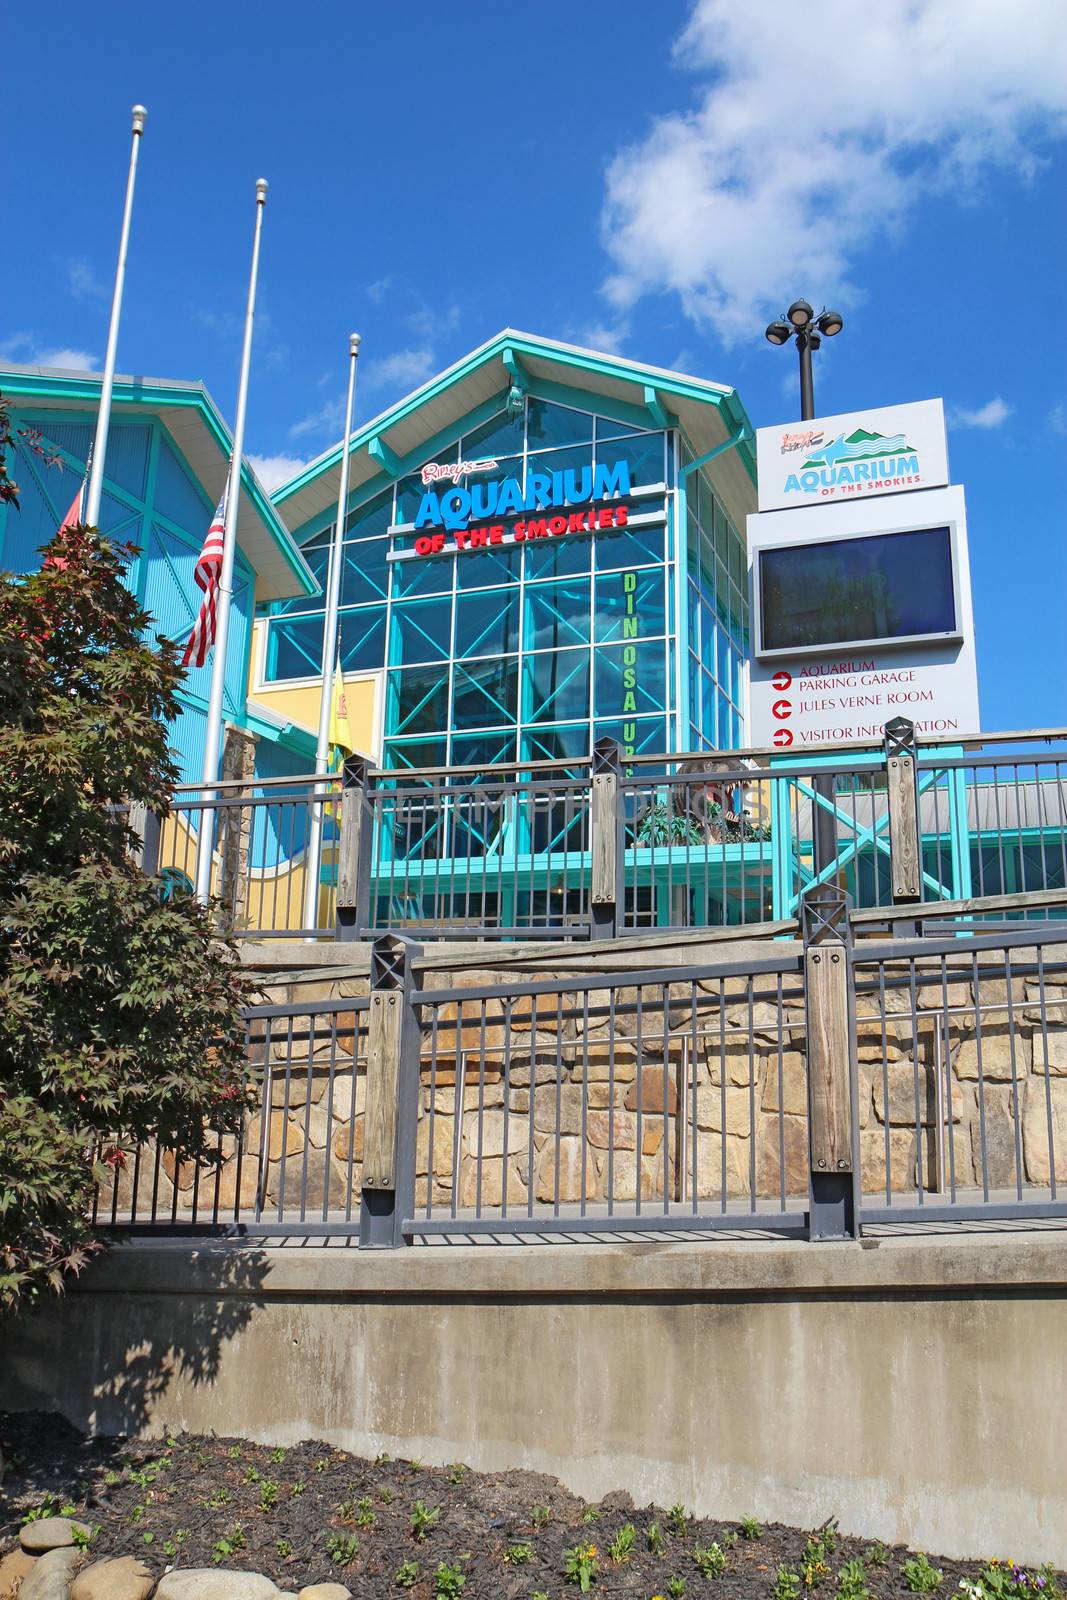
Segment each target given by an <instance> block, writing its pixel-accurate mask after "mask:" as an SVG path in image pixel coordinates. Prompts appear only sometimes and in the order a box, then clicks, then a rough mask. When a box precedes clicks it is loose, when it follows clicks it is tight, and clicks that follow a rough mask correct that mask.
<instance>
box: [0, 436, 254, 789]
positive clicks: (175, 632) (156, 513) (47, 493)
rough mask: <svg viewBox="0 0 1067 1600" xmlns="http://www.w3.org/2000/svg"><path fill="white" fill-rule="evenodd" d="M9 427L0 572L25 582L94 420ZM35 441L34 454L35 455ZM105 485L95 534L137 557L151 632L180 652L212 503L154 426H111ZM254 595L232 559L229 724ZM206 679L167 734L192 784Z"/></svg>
mask: <svg viewBox="0 0 1067 1600" xmlns="http://www.w3.org/2000/svg"><path fill="white" fill-rule="evenodd" d="M11 421H12V428H13V431H15V432H16V434H17V435H18V438H17V443H16V448H15V460H14V461H12V462H10V463H9V471H10V472H11V475H12V477H13V478H14V479H15V481H16V483H17V484H18V485H19V488H20V491H21V494H20V504H21V510H20V511H11V510H8V511H7V512H6V514H5V515H4V516H3V518H2V520H0V568H3V569H5V570H6V571H9V572H16V573H24V572H32V571H33V570H35V569H36V568H37V567H38V566H39V565H40V560H41V556H40V547H41V546H42V545H44V544H46V543H47V542H48V540H49V539H51V537H52V535H53V534H54V533H55V530H56V528H57V527H58V526H59V523H60V522H61V521H62V519H63V517H64V516H65V515H66V513H67V510H68V508H69V506H70V503H71V501H72V500H73V498H74V496H75V494H76V493H77V492H78V489H79V486H80V484H81V482H82V478H83V475H84V471H85V461H86V458H87V456H88V453H89V446H90V444H91V442H92V437H93V432H94V426H95V417H94V415H93V414H91V413H87V412H64V411H61V410H52V409H49V410H47V411H43V410H42V411H35V410H33V409H32V408H31V407H26V408H25V409H20V410H14V409H13V410H12V416H11ZM34 438H38V442H39V446H40V448H39V449H35V448H34V447H33V442H32V441H33V439H34ZM42 450H43V451H45V452H47V454H48V455H55V456H57V457H58V464H57V465H55V466H49V465H48V464H47V462H46V460H45V459H44V457H43V456H42V454H41V453H40V452H41V451H42ZM104 483H105V488H104V496H103V501H102V505H101V515H100V522H101V527H102V528H103V530H104V531H105V532H106V533H108V534H109V535H111V536H112V537H113V538H116V539H121V540H125V541H128V542H130V543H131V544H134V545H136V546H137V547H138V549H139V551H140V554H139V555H138V556H137V557H136V559H135V560H134V561H133V562H132V563H131V566H130V569H129V573H128V580H127V581H128V583H129V586H130V588H131V590H132V592H133V593H134V594H136V595H137V597H138V599H139V600H140V601H141V603H142V605H143V606H144V607H145V609H146V610H147V611H148V612H149V613H150V615H151V618H152V621H151V623H150V630H149V631H150V632H151V633H152V634H153V635H154V634H157V633H161V634H163V635H165V636H166V637H167V638H171V639H175V640H177V641H178V642H179V643H184V641H185V639H186V638H187V637H188V634H189V630H190V628H191V627H192V625H193V621H194V619H195V617H196V614H197V612H198V611H199V609H200V601H201V599H202V595H201V591H200V590H199V589H198V588H197V586H196V583H195V581H194V579H193V569H194V568H195V566H196V558H197V556H198V555H199V553H200V548H201V546H202V544H203V541H204V534H205V533H206V532H207V528H208V524H209V522H210V520H211V514H212V512H213V511H214V509H215V503H214V501H213V500H212V499H211V498H210V496H209V495H208V493H207V491H206V490H205V489H204V488H203V486H202V485H201V484H200V483H199V482H198V481H197V479H196V477H195V476H194V475H193V473H192V472H191V470H190V469H189V467H188V466H187V465H186V463H185V461H184V459H183V458H182V455H181V452H180V451H179V450H178V448H177V446H176V445H175V443H174V441H173V439H171V437H170V435H169V434H168V433H167V430H166V428H165V427H164V426H163V424H162V423H160V422H159V421H158V420H156V419H155V418H152V419H147V420H145V421H139V420H130V421H126V420H125V419H122V418H120V417H119V416H116V417H115V418H114V420H113V421H112V424H111V431H110V435H109V438H108V451H107V469H106V473H105V479H104ZM253 586H254V578H253V573H252V569H251V567H250V566H249V565H248V562H247V561H246V560H245V558H244V556H243V555H242V554H241V552H240V551H238V552H237V561H236V564H235V569H234V595H233V603H232V608H231V612H230V639H229V648H228V650H227V675H226V694H225V715H226V717H227V719H228V720H230V721H235V722H244V720H245V715H246V707H245V702H246V685H247V681H248V676H247V675H248V654H249V650H250V648H251V633H252V592H253ZM210 679H211V666H210V658H209V661H208V665H207V666H204V667H200V668H192V669H190V671H189V674H188V676H187V678H186V680H185V683H184V685H183V688H182V691H181V694H182V700H183V702H184V705H185V710H184V712H183V715H182V716H181V717H180V718H178V719H177V721H176V722H175V724H174V726H173V727H172V729H171V740H172V743H173V745H174V748H175V751H176V752H177V754H178V757H179V760H180V763H181V772H182V776H183V778H188V779H196V780H198V779H199V777H200V773H201V762H202V758H203V748H204V722H205V712H206V709H207V697H208V690H209V687H210Z"/></svg>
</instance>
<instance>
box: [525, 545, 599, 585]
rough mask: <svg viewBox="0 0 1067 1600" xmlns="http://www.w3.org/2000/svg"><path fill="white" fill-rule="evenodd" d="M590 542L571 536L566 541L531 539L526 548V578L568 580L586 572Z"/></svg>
mask: <svg viewBox="0 0 1067 1600" xmlns="http://www.w3.org/2000/svg"><path fill="white" fill-rule="evenodd" d="M592 554H593V552H592V540H591V539H583V538H582V536H581V535H580V534H572V535H570V536H569V537H568V538H566V539H533V540H531V541H530V543H529V544H528V545H527V546H526V576H527V578H569V577H571V576H573V575H574V574H575V573H580V572H583V573H584V572H588V571H589V563H590V561H591V560H592Z"/></svg>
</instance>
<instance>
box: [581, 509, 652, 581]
mask: <svg viewBox="0 0 1067 1600" xmlns="http://www.w3.org/2000/svg"><path fill="white" fill-rule="evenodd" d="M648 509H649V510H652V509H653V508H652V507H651V506H650V507H649V508H648ZM662 560H663V525H662V523H661V524H660V526H659V527H651V528H630V529H627V530H626V531H624V532H620V533H608V532H607V531H605V532H603V533H598V534H597V535H596V567H597V571H598V572H603V571H605V570H606V569H610V568H612V567H644V566H647V565H648V563H649V562H650V561H662Z"/></svg>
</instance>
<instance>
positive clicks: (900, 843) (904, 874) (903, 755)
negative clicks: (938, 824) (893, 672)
mask: <svg viewBox="0 0 1067 1600" xmlns="http://www.w3.org/2000/svg"><path fill="white" fill-rule="evenodd" d="M884 732H885V773H886V788H887V791H888V796H889V873H890V883H891V888H892V893H893V904H894V905H895V906H899V905H910V904H912V902H914V901H916V900H921V899H922V848H921V843H920V839H919V788H918V782H917V778H916V749H915V724H914V723H912V722H909V721H908V720H907V718H906V717H894V719H893V721H892V722H887V723H886V725H885V730H884Z"/></svg>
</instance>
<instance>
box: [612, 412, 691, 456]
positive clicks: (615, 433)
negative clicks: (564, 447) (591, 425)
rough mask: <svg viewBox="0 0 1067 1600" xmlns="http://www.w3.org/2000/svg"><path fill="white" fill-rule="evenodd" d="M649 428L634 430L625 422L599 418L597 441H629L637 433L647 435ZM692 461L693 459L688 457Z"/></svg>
mask: <svg viewBox="0 0 1067 1600" xmlns="http://www.w3.org/2000/svg"><path fill="white" fill-rule="evenodd" d="M647 432H648V429H647V428H632V427H630V426H629V425H628V424H627V423H625V422H616V421H615V420H614V419H613V418H612V417H604V416H599V417H597V419H596V436H597V439H629V438H630V437H631V435H633V434H635V433H647ZM688 459H689V460H692V457H691V456H690V457H688Z"/></svg>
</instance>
